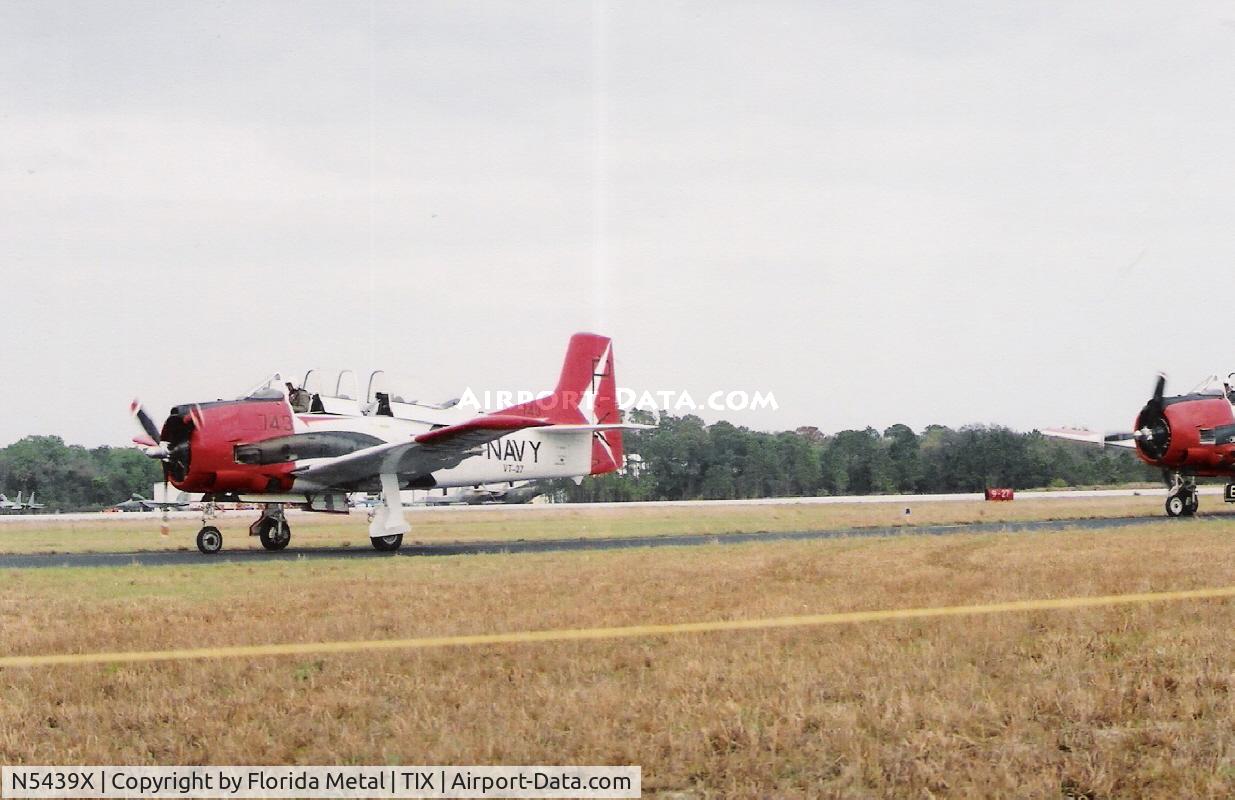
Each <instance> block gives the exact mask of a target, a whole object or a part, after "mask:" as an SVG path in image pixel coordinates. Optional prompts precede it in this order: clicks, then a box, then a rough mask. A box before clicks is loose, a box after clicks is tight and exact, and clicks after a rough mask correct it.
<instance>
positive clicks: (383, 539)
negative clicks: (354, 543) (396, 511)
mask: <svg viewBox="0 0 1235 800" xmlns="http://www.w3.org/2000/svg"><path fill="white" fill-rule="evenodd" d="M369 543H370V544H372V545H373V549H374V550H380V551H381V552H383V553H393V552H394V551H396V550H398V549H399V548H400V547H402V546H403V534H401V533H396V534H395V535H394V536H374V537H373V538H372V539H370V540H369Z"/></svg>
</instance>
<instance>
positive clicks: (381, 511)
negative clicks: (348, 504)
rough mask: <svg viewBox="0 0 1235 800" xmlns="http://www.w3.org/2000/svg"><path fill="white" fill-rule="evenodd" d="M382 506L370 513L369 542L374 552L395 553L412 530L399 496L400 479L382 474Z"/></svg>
mask: <svg viewBox="0 0 1235 800" xmlns="http://www.w3.org/2000/svg"><path fill="white" fill-rule="evenodd" d="M381 481H382V504H381V505H380V506H377V507H376V508H374V509H373V510H372V511H370V512H369V541H370V542H371V543H372V544H373V549H374V550H380V551H381V552H383V553H393V552H394V551H395V550H398V549H399V547H400V546H401V545H402V544H403V534H405V533H407V532H408V531H410V530H411V529H412V528H411V526H410V525H408V524H407V520H406V519H404V518H403V500H402V498H401V497H400V496H399V489H400V488H402V487H401V486H400V485H399V479H398V477H397V476H395V475H392V474H382V475H381Z"/></svg>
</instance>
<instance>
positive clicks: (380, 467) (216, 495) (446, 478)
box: [130, 333, 653, 554]
mask: <svg viewBox="0 0 1235 800" xmlns="http://www.w3.org/2000/svg"><path fill="white" fill-rule="evenodd" d="M375 375H376V373H375ZM372 386H373V379H372V378H371V379H370V388H371V389H372ZM306 393H307V392H306V391H305V390H304V388H303V387H301V388H299V389H297V388H296V387H293V386H292V385H291V384H290V383H284V381H283V379H282V377H281V376H279V375H277V374H276V375H275V376H274V377H272V378H271V379H269V380H268V381H267V382H266V383H265V384H263V385H262V386H260V387H259V388H257V389H255V390H253V391H252V392H250V393H249V394H248V395H247V396H245V397H241V398H239V399H236V400H218V401H211V402H201V403H187V404H182V405H178V406H175V407H173V408H172V409H171V412H170V414H169V415H168V417H167V419H166V420H165V421H164V423H163V425H162V427H161V428H160V427H158V426H156V425H155V424H154V421H153V420H152V419H151V418H150V415H149V414H147V413H146V411H145V410H144V409H143V408H142V406H141V403H140V402H138V401H136V400H135V401H133V404H132V406H131V407H130V410H131V412H132V414H133V416H134V417H135V418H136V419H137V421H138V424H139V425H140V426H141V428H142V430H143V435H142V436H139V437H136V438H134V440H133V441H134V442H135V443H136V444H138V445H140V446H141V447H142V448H143V451H144V452H145V453H146V455H148V456H150V457H152V458H156V459H159V460H160V461H162V462H163V468H164V478H165V480H166V481H167V482H169V483H170V484H172V485H173V486H175V487H176V488H177V489H179V490H181V491H185V492H201V493H203V494H204V500H205V501H206V502H207V503H208V505H207V507H206V510H205V511H204V513H203V518H202V528H201V530H199V531H198V534H197V548H198V550H200V551H201V552H202V553H207V554H210V553H217V552H219V550H220V549H221V548H222V541H223V540H222V534H221V533H220V532H219V530H218V528H216V527H214V526H212V525H208V524H206V523H207V522H208V520H209V514H210V508H211V506H210V505H209V504H213V503H215V502H223V501H233V502H255V503H262V504H264V507H263V510H262V515H261V516H260V517H259V518H258V519H257V520H256V521H255V522H254V523H253V524H252V525H250V526H249V535H251V536H257V537H258V538H259V539H260V540H261V543H262V546H263V547H265V548H266V549H267V550H282V549H283V548H285V547H286V546H287V544H288V542H289V541H290V539H291V528H290V526H289V525H288V523H287V518H286V515H285V514H284V508H285V507H286V506H293V507H300V508H304V509H306V510H309V511H319V512H326V513H344V514H345V513H348V511H349V504H348V495H349V494H352V493H356V492H372V491H378V492H380V493H381V504H380V505H378V506H376V507H375V508H374V509H373V511H372V514H371V518H370V522H369V541H370V543H371V544H372V546H373V548H374V549H376V550H379V551H383V552H393V551H395V550H398V549H399V547H400V546H401V545H402V543H403V536H404V534H406V533H407V532H408V531H409V530H410V529H411V528H410V526H409V525H408V523H407V520H406V519H405V517H404V515H403V503H402V500H401V497H400V494H399V493H400V491H402V490H404V489H431V488H450V487H464V486H475V485H477V484H486V483H499V482H504V481H510V480H533V479H537V480H538V479H549V478H580V479H581V478H582V476H585V475H602V474H605V473H608V472H614V471H616V470H618V469H620V468H621V466H622V460H623V457H622V431H625V430H639V429H645V428H649V427H653V426H649V425H638V424H631V423H623V422H622V419H621V411H620V410H619V408H618V405H617V389H616V383H615V379H614V370H613V343H612V341H611V340H610V339H609V338H608V337H605V336H600V335H597V334H592V333H577V334H575V335H574V336H572V337H571V339H570V344H569V346H568V348H567V351H566V358H565V361H564V362H563V365H562V371H561V375H560V377H559V379H558V383H557V387H556V388H555V389H554V391H553V392H552V393H548V394H542V395H540V396H537V397H535V398H533V399H531V400H527V401H525V402H520V403H517V404H515V405H512V406H510V407H508V408H505V409H502V410H500V411H496V412H492V413H485V414H479V415H476V416H472V415H470V414H469V413H467V412H466V410H465V409H463V408H460V407H459V406H458V405H457V404H456V405H440V406H437V405H427V404H420V403H407V402H403V401H400V400H399V399H398V398H392V397H391V396H389V395H388V394H386V393H380V392H379V393H377V394H376V395H375V397H374V398H373V402H370V403H368V404H366V405H363V406H362V405H361V404H360V402H359V401H358V400H355V399H353V398H350V397H346V396H342V395H341V393H340V394H339V396H333V397H331V396H327V395H324V394H322V393H320V392H319V393H308V394H310V396H308V397H305V396H304V395H305V394H306ZM292 401H295V407H293V402H292ZM306 408H307V410H296V409H306Z"/></svg>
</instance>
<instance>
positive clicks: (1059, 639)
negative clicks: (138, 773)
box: [0, 501, 1235, 797]
mask: <svg viewBox="0 0 1235 800" xmlns="http://www.w3.org/2000/svg"><path fill="white" fill-rule="evenodd" d="M1060 502H1063V501H1060ZM1007 508H1009V509H1010V508H1012V506H1008V507H1007ZM1230 584H1235V520H1233V521H1231V522H1227V521H1221V522H1213V521H1210V522H1208V523H1201V522H1178V521H1177V522H1172V523H1167V522H1163V523H1162V524H1161V525H1146V526H1141V527H1137V528H1135V529H1128V530H1119V531H1106V532H1100V533H1094V532H1064V533H1050V534H1045V533H1044V534H1019V535H1009V534H998V535H965V534H962V535H954V536H948V537H914V536H905V537H896V538H889V539H841V540H832V541H814V542H802V543H775V544H757V545H735V546H727V547H726V546H705V547H699V548H667V549H641V550H630V551H618V552H593V553H587V552H584V553H556V554H539V555H520V556H464V557H452V558H431V559H412V558H409V559H388V560H379V561H373V560H365V561H363V562H361V561H349V560H347V559H346V558H341V559H337V560H325V561H314V562H301V563H295V562H283V563H269V564H255V565H205V566H193V567H160V568H149V567H125V568H97V569H62V568H60V569H42V570H25V571H11V570H10V571H0V654H5V655H8V654H29V653H55V652H86V651H96V650H126V649H151V648H169V647H183V646H190V647H198V646H205V645H216V644H218V645H226V644H247V643H265V642H289V641H311V640H331V639H357V638H387V637H407V636H419V635H447V634H459V633H483V632H502V631H513V630H528V629H548V628H571V627H592V626H609V625H629V624H637V623H645V622H673V621H684V620H687V621H688V620H711V619H739V618H756V617H767V616H780V615H789V614H804V613H817V612H828V611H843V610H852V609H881V608H894V607H922V606H933V605H957V604H972V603H981V602H991V601H1000V600H1011V599H1022V598H1041V597H1067V596H1076V595H1099V594H1119V593H1126V592H1144V591H1164V590H1171V589H1185V588H1196V587H1209V586H1226V585H1230ZM1233 623H1235V605H1233V604H1232V602H1230V601H1193V602H1181V603H1165V604H1154V605H1144V606H1132V607H1117V608H1106V609H1088V610H1078V611H1051V612H1030V613H1011V614H999V615H990V616H982V617H965V618H953V619H936V620H916V621H902V622H887V623H882V622H881V623H863V624H855V625H845V626H839V627H828V628H807V629H795V630H781V631H749V632H741V633H721V634H692V635H684V636H672V637H670V636H661V637H652V638H646V639H636V640H624V641H599V642H576V643H557V644H531V645H501V646H488V647H481V648H472V649H444V650H433V651H423V652H399V651H389V652H381V653H364V654H352V655H338V656H320V657H275V658H261V659H231V660H220V661H193V662H176V663H151V664H136V665H110V666H91V667H53V668H34V669H12V668H10V669H5V670H0V686H2V687H3V688H2V689H0V763H66V764H72V763H81V764H84V763H194V762H214V763H285V762H298V763H316V764H333V763H388V762H389V763H406V764H431V763H445V764H452V763H454V764H469V763H506V764H519V763H528V764H535V763H566V764H569V763H614V764H624V763H631V764H640V765H642V766H643V776H644V787H645V792H646V793H647V794H648V796H654V795H657V794H665V795H672V796H717V797H734V796H739V797H756V796H761V797H767V796H804V797H805V796H871V795H876V796H880V795H882V796H921V797H926V796H992V795H997V796H1034V797H1040V796H1061V795H1067V794H1069V793H1071V794H1073V795H1079V794H1084V793H1089V794H1090V795H1091V796H1095V797H1129V796H1167V795H1170V796H1180V795H1184V796H1198V795H1199V796H1227V795H1230V794H1231V793H1232V792H1235V728H1233V726H1232V725H1231V719H1232V718H1235V694H1233V693H1232V688H1233V686H1235V657H1233V656H1232V653H1233V646H1235V634H1233V633H1232V630H1233Z"/></svg>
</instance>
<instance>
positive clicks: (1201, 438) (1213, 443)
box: [1042, 373, 1235, 517]
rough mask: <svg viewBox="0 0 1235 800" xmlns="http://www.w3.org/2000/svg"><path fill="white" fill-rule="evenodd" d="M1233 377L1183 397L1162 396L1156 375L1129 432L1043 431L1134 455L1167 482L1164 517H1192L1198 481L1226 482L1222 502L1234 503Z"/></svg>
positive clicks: (1160, 379) (1213, 379) (1197, 503)
mask: <svg viewBox="0 0 1235 800" xmlns="http://www.w3.org/2000/svg"><path fill="white" fill-rule="evenodd" d="M1233 379H1235V373H1231V375H1229V376H1227V379H1226V380H1225V381H1224V382H1222V384H1221V386H1219V385H1218V381H1217V379H1216V377H1211V378H1209V379H1208V380H1207V381H1205V382H1203V383H1202V384H1201V385H1200V386H1198V387H1197V388H1196V389H1195V390H1193V391H1191V392H1189V393H1187V394H1182V395H1174V396H1168V395H1167V394H1166V376H1165V375H1159V376H1158V380H1157V382H1156V383H1155V384H1154V390H1153V396H1152V397H1150V399H1149V401H1148V402H1147V403H1145V406H1144V407H1143V408H1142V409H1141V411H1140V413H1139V414H1137V416H1136V422H1135V424H1134V425H1133V430H1132V431H1131V432H1120V433H1099V432H1095V431H1089V430H1084V429H1077V428H1054V429H1050V430H1044V431H1042V433H1043V435H1045V436H1050V437H1052V438H1056V439H1068V440H1071V441H1079V442H1087V443H1089V444H1097V445H1103V446H1105V445H1111V446H1114V447H1126V448H1130V449H1135V450H1136V454H1137V456H1139V457H1140V459H1141V460H1142V461H1144V462H1145V463H1146V464H1149V465H1150V466H1154V467H1159V468H1160V469H1161V470H1162V474H1163V477H1164V478H1165V480H1166V485H1167V495H1166V513H1167V515H1168V516H1171V517H1179V516H1184V517H1191V516H1193V515H1194V514H1196V512H1197V509H1198V508H1199V507H1200V498H1199V497H1198V494H1197V486H1196V479H1197V478H1226V479H1227V484H1226V490H1225V492H1224V495H1223V497H1224V499H1225V501H1226V502H1228V503H1235V389H1233V388H1232V385H1231V383H1232V380H1233Z"/></svg>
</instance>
